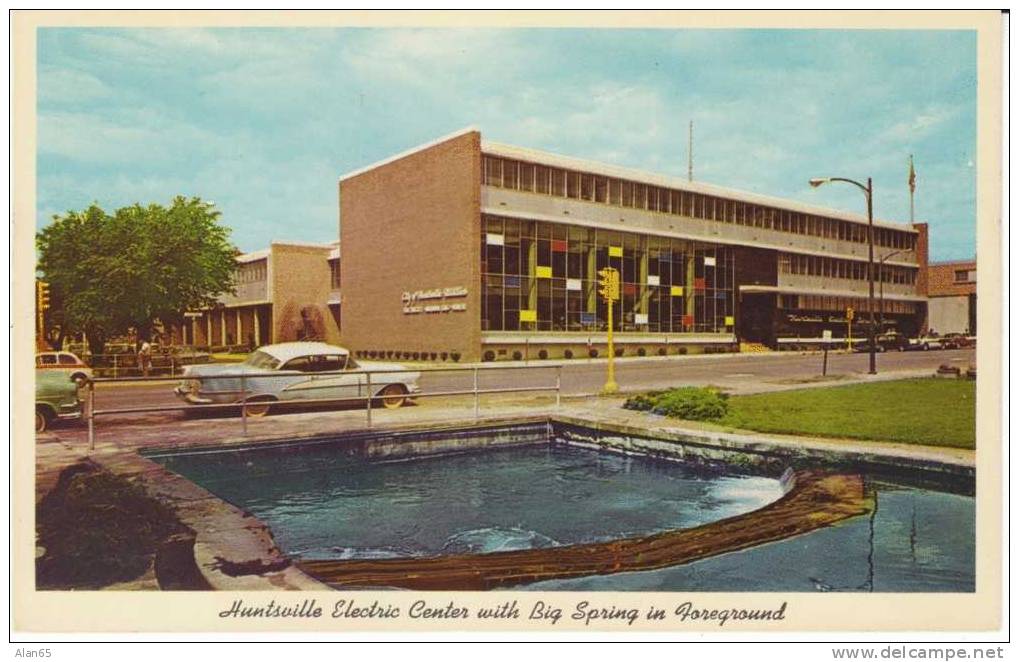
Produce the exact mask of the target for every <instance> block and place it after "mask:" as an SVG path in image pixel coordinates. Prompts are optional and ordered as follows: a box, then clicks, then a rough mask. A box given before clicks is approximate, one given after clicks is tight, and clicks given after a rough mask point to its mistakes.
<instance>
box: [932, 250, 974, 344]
mask: <svg viewBox="0 0 1019 662" xmlns="http://www.w3.org/2000/svg"><path fill="white" fill-rule="evenodd" d="M927 297H928V304H927V308H928V311H929V316H930V318H929V321H928V325H929V327H930V329H931V330H932V331H936V332H938V333H940V334H945V333H965V334H966V335H973V336H975V335H976V333H977V261H976V260H955V261H952V262H932V263H931V264H930V267H929V268H928V270H927Z"/></svg>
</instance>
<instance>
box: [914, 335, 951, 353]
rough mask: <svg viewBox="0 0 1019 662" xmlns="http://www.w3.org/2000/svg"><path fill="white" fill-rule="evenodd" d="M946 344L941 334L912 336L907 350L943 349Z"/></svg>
mask: <svg viewBox="0 0 1019 662" xmlns="http://www.w3.org/2000/svg"><path fill="white" fill-rule="evenodd" d="M943 348H944V345H943V343H942V339H941V337H940V336H920V337H919V338H910V339H909V345H907V346H906V347H905V349H906V351H914V352H915V351H924V352H926V351H927V350H930V349H943Z"/></svg>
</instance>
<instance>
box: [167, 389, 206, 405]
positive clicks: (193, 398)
mask: <svg viewBox="0 0 1019 662" xmlns="http://www.w3.org/2000/svg"><path fill="white" fill-rule="evenodd" d="M173 393H174V395H176V396H177V397H178V398H180V399H181V400H183V401H185V402H187V403H188V404H191V405H211V404H213V401H212V399H211V398H202V397H199V396H197V395H195V394H194V393H192V392H191V391H190V390H188V389H187V388H185V387H183V386H178V387H176V388H174V389H173Z"/></svg>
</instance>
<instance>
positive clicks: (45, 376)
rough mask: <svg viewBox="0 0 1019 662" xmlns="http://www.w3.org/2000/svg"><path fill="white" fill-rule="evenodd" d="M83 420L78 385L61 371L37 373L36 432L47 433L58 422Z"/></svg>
mask: <svg viewBox="0 0 1019 662" xmlns="http://www.w3.org/2000/svg"><path fill="white" fill-rule="evenodd" d="M78 418H81V400H79V399H78V385H77V384H76V383H75V382H74V381H72V380H71V378H70V377H69V376H68V375H67V373H65V372H62V371H59V370H37V371H36V373H35V431H36V432H45V431H46V430H47V429H49V427H50V425H51V424H52V423H53V422H54V421H56V420H58V419H59V420H73V419H78Z"/></svg>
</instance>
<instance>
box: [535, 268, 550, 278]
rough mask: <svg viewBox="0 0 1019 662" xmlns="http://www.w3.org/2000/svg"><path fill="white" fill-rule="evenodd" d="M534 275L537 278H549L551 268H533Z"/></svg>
mask: <svg viewBox="0 0 1019 662" xmlns="http://www.w3.org/2000/svg"><path fill="white" fill-rule="evenodd" d="M534 275H535V277H537V278H551V277H552V267H535V269H534Z"/></svg>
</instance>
